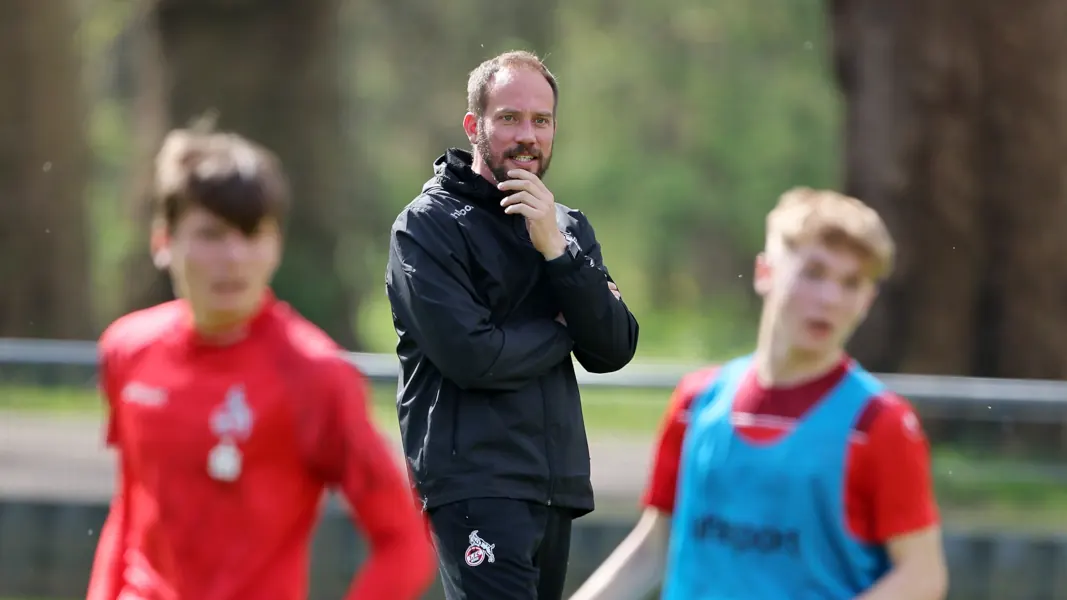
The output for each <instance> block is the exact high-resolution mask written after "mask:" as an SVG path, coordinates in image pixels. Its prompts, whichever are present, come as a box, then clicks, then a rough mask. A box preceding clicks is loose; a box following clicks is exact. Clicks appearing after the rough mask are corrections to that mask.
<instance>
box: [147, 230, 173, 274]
mask: <svg viewBox="0 0 1067 600" xmlns="http://www.w3.org/2000/svg"><path fill="white" fill-rule="evenodd" d="M148 243H149V249H150V251H151V253H152V264H154V265H155V266H156V268H157V269H159V270H160V271H164V270H166V269H168V268H170V235H169V234H168V233H167V227H166V225H164V224H163V223H158V222H157V223H154V224H153V225H152V233H151V234H150V235H149V240H148Z"/></svg>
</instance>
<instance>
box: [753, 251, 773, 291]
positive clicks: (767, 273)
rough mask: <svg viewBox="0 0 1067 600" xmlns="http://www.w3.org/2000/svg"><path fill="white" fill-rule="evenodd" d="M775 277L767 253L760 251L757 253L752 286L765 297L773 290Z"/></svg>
mask: <svg viewBox="0 0 1067 600" xmlns="http://www.w3.org/2000/svg"><path fill="white" fill-rule="evenodd" d="M773 279H774V268H773V267H771V264H770V262H768V261H767V254H766V253H765V252H760V253H759V254H757V255H756V265H755V268H754V269H753V273H752V287H753V289H755V290H756V293H757V294H759V295H760V297H765V296H767V294H769V293H770V292H771V283H772V281H773Z"/></svg>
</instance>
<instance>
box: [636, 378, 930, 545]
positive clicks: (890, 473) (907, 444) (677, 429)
mask: <svg viewBox="0 0 1067 600" xmlns="http://www.w3.org/2000/svg"><path fill="white" fill-rule="evenodd" d="M848 365H849V362H848V360H845V361H842V363H841V364H840V365H838V366H837V367H836V368H834V370H833V371H831V372H830V373H828V374H826V375H824V376H822V377H820V378H818V379H816V380H813V381H810V382H807V383H804V384H801V385H798V386H795V387H790V388H765V387H763V386H762V385H761V384H760V383H759V381H758V380H757V378H756V376H755V372H754V371H749V373H748V374H746V376H745V379H744V381H743V382H742V384H741V386H740V387H739V388H738V390H737V395H736V396H735V397H734V404H733V414H732V419H731V421H732V422H733V424H734V427H736V428H737V431H738V433H739V434H740V435H742V436H743V437H745V438H746V439H748V440H751V441H752V442H754V443H762V444H772V443H774V441H775V440H776V439H778V438H780V437H781V436H783V435H784V434H786V433H788V432H790V431H792V429H793V427H794V426H795V425H796V423H797V421H798V420H799V419H802V418H803V417H804V414H805V413H806V412H807V411H808V409H810V408H811V407H812V406H814V405H815V404H816V403H817V402H818V401H819V400H820V399H822V398H823V397H824V396H825V395H826V394H827V393H828V392H829V391H830V390H831V389H833V387H834V386H835V385H836V384H837V383H838V382H839V381H840V380H841V378H842V377H844V375H845V373H846V372H847V370H848ZM716 372H717V369H716V368H714V367H711V368H707V369H704V370H701V371H696V372H694V373H690V374H689V375H687V376H685V377H684V378H683V379H682V381H681V382H680V383H679V384H678V386H677V387H676V388H675V390H674V394H673V395H672V396H671V400H670V405H669V407H668V409H667V414H666V416H665V418H664V421H663V424H662V425H661V429H660V436H659V440H658V442H657V444H656V455H655V459H654V461H653V468H652V477H651V479H650V481H649V484H648V487H647V489H646V490H645V494H644V498H643V504H644V505H645V506H646V507H651V508H655V509H658V510H660V511H662V512H664V513H667V514H670V513H672V512H673V510H674V501H675V493H676V489H677V482H678V465H679V459H680V457H681V450H682V439H683V437H684V436H685V429H686V421H687V416H688V412H689V406H690V404H692V402H693V400H694V399H695V398H696V397H698V396H699V395H700V394H701V393H703V392H704V390H705V389H707V386H708V385H709V384H710V383H711V382H712V380H713V379H714V377H715V375H716ZM845 468H846V470H847V472H846V474H845V513H846V515H845V519H846V521H847V526H848V529H849V531H851V532H852V533H853V534H854V535H855V536H856V537H857V538H858V539H860V540H862V541H864V542H868V543H874V544H884V543H885V542H887V541H888V540H890V539H892V538H894V537H896V536H899V535H902V534H906V533H910V532H913V531H918V530H920V529H924V528H927V527H930V526H932V525H936V524H937V523H938V519H939V516H938V510H937V504H936V501H935V499H934V493H933V485H932V481H931V476H930V450H929V444H928V442H927V440H926V436H925V434H924V433H923V431H922V429H921V427H920V425H919V420H918V417H917V416H916V415H915V412H914V411H913V410H912V408H911V406H910V405H909V404H908V403H907V401H905V400H904V399H903V398H900V397H899V396H896V395H894V394H891V393H888V392H887V393H885V394H882V395H881V396H878V397H877V398H874V399H873V400H871V402H870V403H869V404H868V405H867V407H866V408H865V409H864V411H863V412H862V413H861V414H860V417H859V418H858V419H857V420H856V423H855V426H854V428H853V435H852V436H851V439H850V440H849V448H848V454H847V458H846V467H845Z"/></svg>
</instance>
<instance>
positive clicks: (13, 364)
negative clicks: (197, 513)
mask: <svg viewBox="0 0 1067 600" xmlns="http://www.w3.org/2000/svg"><path fill="white" fill-rule="evenodd" d="M1064 31H1067V2H1063V1H1062V0H1014V1H1013V2H1004V1H1003V0H934V1H922V0H895V1H890V0H756V1H749V2H743V1H741V0H661V1H660V2H658V3H652V2H645V1H639V0H614V1H612V2H606V1H604V0H570V1H568V2H558V1H557V0H545V1H542V2H518V1H517V0H453V1H452V2H449V3H444V2H430V1H428V0H349V1H342V0H48V1H43V0H0V77H2V80H0V598H3V600H16V599H17V600H26V599H33V600H62V599H66V598H78V597H84V590H85V583H86V581H87V577H88V573H89V566H90V561H91V557H92V552H93V548H94V546H95V543H96V535H97V533H98V531H99V527H100V524H101V523H102V521H103V518H104V515H105V514H106V509H107V503H108V498H109V495H110V491H111V485H112V480H111V477H112V458H111V457H110V456H109V455H107V454H106V453H105V452H104V451H103V450H102V441H101V440H102V427H101V423H102V418H103V414H102V410H101V401H100V399H99V398H98V397H97V395H96V393H95V388H94V386H95V374H94V371H93V356H94V355H93V346H92V342H93V340H95V338H96V336H97V335H98V334H99V333H100V332H101V331H102V330H103V328H104V327H105V326H106V325H107V324H108V323H109V322H110V321H111V320H112V319H114V318H115V317H117V316H119V315H120V314H122V313H123V312H125V311H129V310H132V309H136V308H141V307H144V306H148V305H150V304H153V303H156V302H159V301H162V300H166V299H169V298H170V297H171V290H170V286H169V283H168V282H167V280H166V279H164V278H163V277H162V276H161V275H160V274H158V273H156V272H155V270H154V269H153V267H152V265H151V262H150V260H149V257H148V251H147V245H148V243H147V239H146V233H147V226H148V222H147V217H148V214H147V211H146V207H147V205H146V192H147V186H148V183H149V180H150V179H149V177H150V167H151V160H152V157H153V155H154V153H155V151H156V149H157V148H158V144H159V142H160V141H161V139H162V136H163V134H164V133H165V132H166V131H167V130H168V129H169V128H171V127H176V126H184V125H187V124H189V123H190V122H191V121H192V120H193V119H195V118H197V117H199V116H202V115H204V114H205V113H208V112H214V113H216V114H217V116H218V126H219V127H220V128H223V129H230V130H235V131H237V132H239V133H242V134H244V135H246V136H248V137H251V138H252V139H254V140H256V141H259V142H261V143H263V144H265V145H267V146H269V147H270V148H272V149H273V150H275V151H276V152H277V153H278V154H279V155H280V157H281V159H282V161H283V162H284V163H285V166H286V168H287V170H288V172H289V174H290V176H291V178H292V180H293V184H294V188H295V192H296V196H297V202H296V207H295V214H294V216H293V219H292V226H291V231H290V238H289V241H288V249H287V255H286V259H285V264H284V265H283V267H282V269H281V272H280V273H279V275H278V278H277V281H276V291H277V293H278V295H279V296H280V297H281V298H283V299H285V300H287V301H289V302H290V303H292V304H293V305H295V306H296V307H297V308H298V309H299V310H300V311H301V312H303V313H304V314H305V315H306V316H308V317H309V318H310V319H311V320H313V321H314V322H316V323H317V324H318V325H320V326H321V327H323V328H325V329H326V330H327V331H328V332H329V333H331V334H332V335H333V336H334V337H335V338H336V339H338V340H339V341H340V342H341V343H343V344H344V345H345V347H347V348H349V349H351V350H353V351H356V352H359V353H361V354H359V355H354V360H355V361H356V362H357V363H358V364H360V366H362V367H364V369H365V370H366V371H367V372H368V373H369V374H370V375H372V378H373V379H374V380H375V382H376V383H375V411H376V417H377V419H378V422H379V423H380V425H381V427H382V428H383V430H384V431H386V432H387V433H388V434H390V435H391V436H392V437H393V438H396V437H397V425H396V418H395V407H394V404H393V403H394V401H395V381H396V365H395V360H394V358H395V357H394V355H393V354H392V352H393V346H394V344H395V335H394V333H393V330H392V325H391V322H390V315H389V308H388V303H387V301H386V298H385V294H384V265H385V252H386V242H387V236H388V232H389V226H390V225H391V223H392V220H393V218H394V217H395V216H396V214H397V212H398V211H399V210H400V209H401V208H402V207H403V206H404V205H405V204H407V203H408V202H410V201H411V199H412V198H413V197H414V196H415V195H416V194H417V193H418V191H419V189H420V186H421V185H422V183H423V182H424V181H425V180H426V179H428V178H429V177H430V175H431V163H432V161H433V160H434V159H435V158H436V157H437V156H439V155H440V154H442V153H443V151H444V150H445V148H447V147H449V146H460V147H465V146H466V145H467V141H466V138H465V137H464V135H463V132H462V129H461V126H460V123H461V119H462V117H463V114H464V112H465V110H466V106H465V104H466V100H465V93H466V92H465V87H466V79H467V74H468V72H469V71H470V70H471V69H473V68H474V67H475V66H476V65H477V64H478V63H479V62H481V61H482V60H484V59H486V58H489V57H491V56H493V55H495V54H497V53H499V52H502V51H505V50H510V49H516V48H523V49H528V50H532V51H535V52H537V53H538V54H540V55H542V56H543V57H545V58H546V62H547V64H548V66H549V68H550V69H552V70H553V71H554V72H555V74H556V75H557V77H558V78H559V82H560V86H561V95H560V104H559V115H558V118H559V121H558V122H559V129H558V132H557V143H556V149H555V153H556V160H555V161H554V162H553V167H552V169H551V171H550V173H549V174H548V175H547V177H546V183H547V184H548V185H549V186H550V187H551V189H552V190H553V192H554V193H555V196H556V198H557V199H558V200H559V201H560V202H562V203H564V204H567V205H569V206H572V207H576V208H580V209H581V210H583V211H584V212H585V213H586V214H587V215H588V217H589V218H590V220H591V221H592V223H593V224H594V225H595V227H596V230H597V235H598V237H599V239H600V240H601V242H602V244H603V246H604V252H605V256H606V262H607V264H608V267H609V268H610V270H611V272H612V275H613V276H614V278H615V280H616V281H617V282H618V284H619V287H620V288H621V290H622V291H623V293H624V295H625V297H626V301H627V304H628V305H629V306H630V307H631V308H632V310H633V311H634V312H635V314H636V315H637V317H638V319H639V321H640V323H641V341H640V347H639V350H638V355H637V358H636V359H635V364H634V365H632V366H631V367H628V368H627V369H625V370H624V371H623V372H621V373H619V374H615V375H611V376H588V377H584V378H583V380H582V381H583V384H584V386H585V388H584V393H583V399H584V404H585V411H586V418H587V423H588V426H589V429H590V439H591V447H592V448H591V449H592V453H593V471H594V484H595V485H596V487H597V491H598V510H597V511H596V512H595V513H594V514H593V515H591V516H590V517H587V518H584V519H582V520H581V521H580V522H579V523H580V527H578V528H577V529H576V531H575V534H574V536H575V537H574V547H573V550H572V566H571V571H570V579H569V587H570V588H571V589H574V588H575V587H576V586H577V585H578V584H580V583H581V581H582V580H584V579H585V577H586V576H587V575H588V574H589V573H590V572H591V571H592V570H593V569H594V568H595V567H596V566H597V565H598V564H599V563H600V562H601V561H602V560H603V558H605V557H606V555H607V554H608V553H609V552H610V551H611V549H612V548H613V547H614V546H615V544H617V543H618V541H620V540H621V539H622V537H623V536H624V535H625V534H626V532H627V531H628V530H629V528H630V527H631V526H632V524H633V523H634V520H635V518H636V516H637V514H638V510H639V509H638V506H637V499H638V495H639V493H640V491H641V488H642V485H643V482H644V477H645V475H646V473H647V468H648V463H649V459H650V448H651V442H652V439H653V436H654V435H655V430H656V426H657V423H658V420H659V418H660V415H661V413H662V411H663V409H664V407H665V405H666V401H667V398H668V396H669V394H670V389H671V388H672V387H673V385H674V383H676V382H677V380H678V378H679V377H680V376H681V374H682V373H684V372H686V371H687V370H689V369H692V368H696V367H698V366H700V365H702V364H706V363H710V362H715V361H718V360H722V359H724V358H727V357H728V356H730V355H731V354H734V353H737V352H742V351H747V350H748V349H750V347H751V344H752V338H753V334H754V329H755V324H756V316H757V303H756V299H755V296H754V294H753V293H752V292H751V288H750V284H751V282H750V279H749V276H750V273H751V271H752V261H753V257H754V254H755V253H756V252H757V251H758V250H759V248H760V246H761V243H762V235H763V217H764V215H765V213H766V212H767V211H768V210H769V209H770V207H771V206H773V204H774V203H775V202H776V200H777V197H778V195H779V194H780V193H781V192H782V191H783V190H785V189H787V188H789V187H792V186H794V185H808V186H815V187H832V188H835V189H840V190H843V191H845V192H848V193H850V194H853V195H856V196H858V197H860V198H862V199H863V200H865V201H867V202H868V203H870V204H872V205H873V206H875V207H876V208H878V209H879V210H880V211H881V212H882V214H883V215H884V217H885V218H886V220H887V222H888V224H889V226H890V229H891V230H892V232H893V234H894V235H895V236H896V238H897V240H898V242H899V244H900V263H899V267H898V271H897V273H896V275H895V276H894V277H893V279H892V281H891V282H889V284H888V285H887V286H886V288H885V289H884V291H883V293H882V297H881V300H880V304H879V305H878V306H877V308H876V310H875V311H874V312H873V314H872V315H871V319H870V322H869V323H868V324H867V325H865V326H864V327H863V328H862V329H861V331H860V332H859V333H858V334H857V336H856V339H855V341H854V344H853V346H852V348H851V350H852V351H853V352H854V354H855V355H856V356H857V357H858V358H859V359H860V360H861V361H863V362H864V363H865V365H866V366H867V367H868V368H870V369H872V370H874V371H878V372H882V373H887V374H892V376H891V377H889V378H888V380H889V382H890V384H891V386H892V387H893V388H894V389H896V390H897V391H899V392H901V393H903V394H905V395H906V396H908V397H909V398H910V399H911V400H912V401H913V402H914V404H915V405H916V406H917V407H918V409H919V411H920V413H921V414H922V416H923V419H924V424H925V426H926V429H927V432H928V434H929V435H930V438H931V441H932V446H933V448H932V450H933V455H934V470H935V478H936V485H937V490H938V496H939V500H940V503H941V506H942V510H943V514H944V519H945V522H946V528H947V531H948V533H947V540H946V546H947V548H948V551H949V558H950V563H951V569H952V573H951V575H952V592H951V598H952V599H953V600H985V599H994V598H995V599H998V600H1063V599H1065V598H1067V460H1065V459H1067V384H1065V383H1061V382H1059V381H1057V380H1061V379H1063V378H1064V377H1065V376H1067V291H1065V290H1067V287H1065V283H1067V279H1065V277H1067V235H1064V233H1065V232H1067V178H1065V177H1064V173H1065V172H1067V171H1065V168H1067V41H1065V40H1067V38H1065V37H1064V36H1063V32H1064ZM315 544H316V547H315V556H314V560H313V583H312V590H313V596H314V598H315V599H316V600H318V599H319V598H322V599H326V598H339V597H340V596H341V594H342V592H343V590H344V588H345V584H346V583H347V581H348V579H349V578H350V576H351V574H352V573H353V572H354V570H355V569H356V568H357V566H358V564H359V562H360V561H361V560H362V558H363V556H364V554H363V548H362V545H361V542H360V539H359V536H358V534H357V533H355V532H354V531H353V530H352V528H351V526H350V525H349V524H348V523H347V522H346V520H345V517H344V515H343V514H342V513H341V512H339V511H338V509H337V507H336V506H333V505H331V507H330V509H329V510H328V511H327V515H326V517H325V518H324V520H323V522H322V524H321V526H320V529H319V532H318V534H317V538H316V542H315ZM429 597H430V598H438V597H440V596H439V593H438V592H437V591H435V592H433V594H432V595H431V596H429Z"/></svg>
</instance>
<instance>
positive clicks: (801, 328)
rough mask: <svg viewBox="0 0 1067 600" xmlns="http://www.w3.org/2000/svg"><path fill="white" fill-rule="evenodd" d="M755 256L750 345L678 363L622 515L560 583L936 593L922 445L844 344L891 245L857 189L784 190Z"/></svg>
mask: <svg viewBox="0 0 1067 600" xmlns="http://www.w3.org/2000/svg"><path fill="white" fill-rule="evenodd" d="M767 230H768V231H767V248H766V251H765V252H764V253H763V254H761V255H760V256H759V258H758V259H757V261H756V273H755V286H756V291H757V292H758V293H759V294H760V295H761V296H762V297H763V299H764V308H763V314H762V317H761V320H760V330H759V339H758V341H757V347H756V351H755V353H754V354H753V355H751V356H748V357H743V358H741V359H737V360H734V361H730V362H729V363H727V364H726V365H724V366H723V367H721V368H707V369H704V370H700V371H697V372H695V373H691V374H690V375H688V376H686V377H685V378H683V379H682V381H681V382H680V383H679V385H678V387H677V388H676V389H675V391H674V395H673V396H672V398H671V401H670V405H669V408H668V411H667V415H666V418H665V420H664V423H663V425H662V429H661V432H660V438H659V441H658V443H657V446H656V456H655V462H654V466H653V472H652V477H651V481H650V482H649V484H648V488H647V491H646V493H645V496H644V498H643V504H644V506H645V510H644V514H643V515H642V517H641V519H640V521H639V523H638V525H637V526H636V527H635V528H634V531H633V533H631V534H630V536H629V537H628V538H627V539H626V540H625V541H624V542H623V543H622V544H621V545H620V546H619V548H618V549H617V550H616V551H615V552H614V553H613V554H612V555H611V556H610V557H609V558H608V559H607V561H606V562H605V563H604V565H603V566H602V567H601V568H600V569H599V570H598V571H597V572H596V573H594V574H593V576H592V577H591V578H590V579H589V581H587V582H586V583H585V585H583V586H582V588H581V589H580V590H579V591H578V593H577V594H576V595H575V596H573V597H572V598H571V600H607V599H611V600H628V599H630V600H636V599H639V598H644V597H645V594H646V593H647V592H649V591H650V590H651V589H654V588H655V586H657V585H658V584H659V583H661V582H662V583H663V587H664V598H667V599H671V600H673V599H674V598H684V599H686V600H726V599H729V600H734V599H737V598H741V597H744V598H746V599H747V600H784V599H786V598H788V599H790V600H806V599H809V598H810V599H815V598H818V599H820V600H935V599H940V598H943V597H944V594H945V590H946V585H947V575H946V569H945V561H944V556H943V550H942V546H941V534H940V527H939V517H938V510H937V505H936V503H935V499H934V494H933V491H932V485H931V476H930V461H929V447H928V443H927V440H926V438H925V436H924V434H923V432H922V430H921V428H920V425H919V421H918V418H917V417H916V415H915V413H914V412H913V411H912V409H911V407H910V406H909V405H908V403H907V402H906V401H905V400H903V399H902V398H900V397H898V396H896V395H894V394H892V393H891V392H889V391H887V390H885V388H884V386H883V385H881V384H880V383H879V382H878V381H877V379H875V378H874V377H873V376H871V375H870V374H868V373H866V372H865V371H863V369H862V367H860V366H859V365H858V364H856V363H855V362H854V361H852V360H851V359H850V358H849V357H848V356H847V355H846V354H845V351H844V346H845V343H846V341H847V340H848V338H849V337H850V336H851V334H852V332H853V330H854V329H855V327H856V326H857V325H858V324H859V323H860V322H861V321H862V320H863V318H864V316H865V315H866V312H867V309H868V307H869V306H870V304H871V302H872V301H873V300H874V297H875V295H876V290H877V283H878V282H879V281H881V280H882V279H883V278H884V277H886V276H887V275H888V274H889V272H890V269H891V266H892V260H893V255H894V246H893V242H892V239H891V237H890V236H889V233H888V232H887V231H886V229H885V226H884V224H883V223H882V221H881V219H880V218H879V217H878V215H877V213H875V212H874V211H873V210H871V209H870V208H868V207H867V206H865V205H863V204H862V203H861V202H859V201H858V200H855V199H853V198H848V197H845V196H842V195H840V194H837V193H834V192H829V191H816V190H810V189H806V188H799V189H795V190H792V191H790V192H788V193H786V194H785V195H783V197H782V199H781V201H780V203H779V205H778V207H777V208H776V209H775V210H774V211H772V212H771V214H770V215H769V216H768V219H767Z"/></svg>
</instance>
